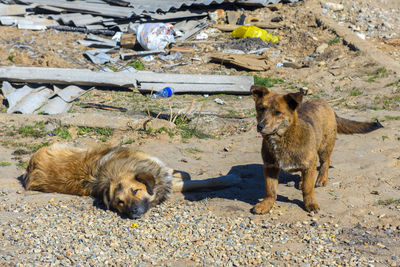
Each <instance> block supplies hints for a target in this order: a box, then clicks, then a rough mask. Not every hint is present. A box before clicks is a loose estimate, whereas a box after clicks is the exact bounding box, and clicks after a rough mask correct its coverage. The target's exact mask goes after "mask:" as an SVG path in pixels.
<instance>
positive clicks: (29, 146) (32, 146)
mask: <svg viewBox="0 0 400 267" xmlns="http://www.w3.org/2000/svg"><path fill="white" fill-rule="evenodd" d="M49 145H50V143H49V142H43V143H40V144H33V145H28V148H29V149H30V150H32V152H36V151H38V150H39V149H41V148H42V147H45V146H49Z"/></svg>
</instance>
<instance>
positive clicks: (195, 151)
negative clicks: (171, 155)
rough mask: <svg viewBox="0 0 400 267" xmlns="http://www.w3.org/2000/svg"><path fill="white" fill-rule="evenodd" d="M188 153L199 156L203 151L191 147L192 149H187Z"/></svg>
mask: <svg viewBox="0 0 400 267" xmlns="http://www.w3.org/2000/svg"><path fill="white" fill-rule="evenodd" d="M186 152H188V153H190V154H197V153H201V152H203V151H202V150H200V149H198V148H195V147H191V148H188V149H186Z"/></svg>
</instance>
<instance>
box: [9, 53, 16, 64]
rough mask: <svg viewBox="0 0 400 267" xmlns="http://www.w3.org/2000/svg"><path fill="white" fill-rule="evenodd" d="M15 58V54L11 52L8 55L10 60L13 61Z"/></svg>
mask: <svg viewBox="0 0 400 267" xmlns="http://www.w3.org/2000/svg"><path fill="white" fill-rule="evenodd" d="M14 59H15V55H14V54H9V55H8V60H10V61H11V62H14Z"/></svg>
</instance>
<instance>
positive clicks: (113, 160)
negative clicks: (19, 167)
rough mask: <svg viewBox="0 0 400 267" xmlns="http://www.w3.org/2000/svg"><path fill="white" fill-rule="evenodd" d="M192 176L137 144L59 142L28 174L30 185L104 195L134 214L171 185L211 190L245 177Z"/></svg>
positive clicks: (167, 191)
mask: <svg viewBox="0 0 400 267" xmlns="http://www.w3.org/2000/svg"><path fill="white" fill-rule="evenodd" d="M189 178H190V177H189V175H188V174H187V173H184V172H174V171H173V170H172V169H169V168H167V167H166V165H165V164H164V163H163V162H161V161H160V160H159V159H158V158H155V157H152V156H149V155H148V154H146V153H144V152H141V151H137V150H134V149H132V148H126V147H91V148H83V147H75V146H72V145H65V144H54V145H52V146H50V147H43V148H41V149H40V150H39V151H37V152H36V153H35V154H34V155H33V156H32V157H31V159H30V161H29V163H28V167H27V170H26V173H25V175H24V178H23V179H24V182H25V188H26V189H27V190H37V191H42V192H57V193H64V194H72V195H80V196H93V197H96V198H100V199H102V200H103V201H104V204H105V206H106V207H107V209H110V208H112V209H114V210H117V211H118V212H120V213H122V214H126V215H127V216H129V217H130V218H139V217H141V216H142V215H143V214H145V213H146V211H147V210H148V209H149V208H151V207H154V206H156V205H158V204H160V203H161V202H163V201H164V200H165V199H167V198H168V196H169V194H170V192H171V191H172V190H174V191H179V192H182V191H189V190H196V189H212V188H220V187H226V186H231V185H234V184H237V183H239V182H240V178H239V177H237V176H232V175H227V176H224V177H219V178H210V179H206V180H197V181H194V180H189Z"/></svg>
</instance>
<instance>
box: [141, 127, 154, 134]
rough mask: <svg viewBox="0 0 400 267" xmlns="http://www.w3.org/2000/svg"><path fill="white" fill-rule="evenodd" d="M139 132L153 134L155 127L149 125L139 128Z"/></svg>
mask: <svg viewBox="0 0 400 267" xmlns="http://www.w3.org/2000/svg"><path fill="white" fill-rule="evenodd" d="M138 131H139V133H145V134H151V133H152V132H153V128H151V127H148V128H146V129H139V130H138Z"/></svg>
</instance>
